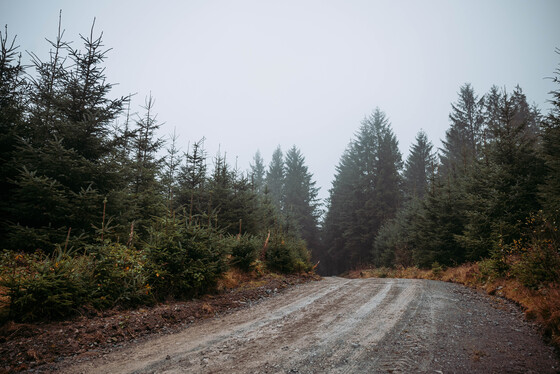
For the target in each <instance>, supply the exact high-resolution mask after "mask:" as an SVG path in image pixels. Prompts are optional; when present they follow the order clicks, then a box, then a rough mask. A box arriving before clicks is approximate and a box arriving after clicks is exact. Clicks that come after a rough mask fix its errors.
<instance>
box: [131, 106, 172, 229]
mask: <svg viewBox="0 0 560 374" xmlns="http://www.w3.org/2000/svg"><path fill="white" fill-rule="evenodd" d="M154 105H155V100H154V98H153V97H152V96H151V95H150V96H148V97H146V99H145V103H144V106H142V109H143V110H144V114H142V115H141V116H140V115H139V116H138V118H137V120H136V121H135V126H136V127H135V129H134V130H133V134H134V137H133V139H132V145H131V150H132V157H133V159H132V160H131V164H130V169H131V177H132V179H131V181H130V193H131V195H130V198H131V201H130V206H129V208H128V214H129V219H130V220H133V221H135V222H136V224H135V227H136V228H137V229H138V231H139V232H140V234H141V235H142V234H146V233H147V231H146V230H147V228H148V226H149V222H150V220H151V219H152V217H156V216H159V215H160V214H161V213H162V212H163V208H164V204H163V203H164V202H163V192H164V191H163V187H162V185H161V183H160V181H161V167H162V165H163V158H162V157H161V156H160V155H159V152H160V150H161V148H162V147H163V145H164V141H163V139H161V138H158V137H157V131H158V130H159V128H160V127H161V123H159V121H158V119H157V115H156V114H155V113H154Z"/></svg>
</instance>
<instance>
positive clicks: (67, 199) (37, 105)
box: [8, 23, 128, 251]
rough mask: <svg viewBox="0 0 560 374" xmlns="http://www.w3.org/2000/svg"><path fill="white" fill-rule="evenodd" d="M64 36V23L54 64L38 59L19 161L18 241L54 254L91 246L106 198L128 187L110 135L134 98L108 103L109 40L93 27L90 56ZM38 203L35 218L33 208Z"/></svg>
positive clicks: (86, 41)
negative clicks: (105, 44) (86, 242)
mask: <svg viewBox="0 0 560 374" xmlns="http://www.w3.org/2000/svg"><path fill="white" fill-rule="evenodd" d="M63 34H64V33H63V32H62V31H61V26H60V23H59V30H58V34H57V37H56V39H55V41H54V42H50V41H49V43H50V45H51V48H52V49H51V52H50V54H49V59H48V60H47V61H46V62H43V61H42V60H41V59H40V58H39V57H38V56H37V55H35V54H31V56H32V63H33V66H34V68H35V71H36V76H32V77H31V78H30V84H29V91H27V94H26V103H27V105H26V113H25V121H24V122H23V123H22V126H21V132H20V134H21V135H20V139H21V143H20V145H19V147H18V148H17V152H16V153H17V154H14V168H16V169H17V170H18V171H19V172H18V175H16V176H15V178H14V179H13V181H14V183H13V185H14V186H15V187H14V189H13V193H12V194H11V196H12V198H13V200H12V202H10V210H11V217H12V220H11V221H12V222H11V229H10V231H11V232H12V233H17V232H19V233H20V234H14V235H13V236H12V238H17V237H19V238H22V237H25V236H26V235H27V236H28V237H30V238H33V237H41V238H43V239H41V240H42V241H41V243H40V245H37V244H36V243H33V241H28V242H27V243H26V244H25V245H24V247H21V248H29V249H31V248H33V249H35V248H37V246H39V247H41V248H43V249H44V250H46V251H50V250H52V249H53V248H54V246H55V245H56V244H58V243H61V242H63V241H64V240H65V237H67V236H68V239H69V241H70V245H72V241H73V240H80V239H79V238H86V237H87V236H88V235H89V237H90V238H91V237H92V234H94V230H92V225H94V224H98V223H101V220H102V218H101V217H102V214H103V213H102V212H103V204H104V203H103V200H104V198H105V197H106V196H107V194H108V193H109V192H110V191H112V190H113V189H114V188H116V186H118V185H119V183H120V180H119V178H118V177H117V173H116V172H117V168H115V167H114V164H113V163H112V161H113V158H112V155H113V154H114V151H115V145H114V143H113V142H112V139H111V133H110V129H111V126H112V123H113V121H115V120H116V118H117V117H118V116H119V115H120V114H121V111H122V108H123V105H124V104H125V103H126V101H127V100H128V98H126V97H125V98H119V99H110V98H109V97H108V96H109V94H110V91H111V88H112V85H111V84H108V83H106V80H105V76H104V68H103V67H102V64H103V62H104V60H105V57H106V56H105V54H106V52H104V51H102V50H101V49H100V48H101V47H102V42H101V36H100V37H99V38H97V39H94V38H93V27H92V31H91V34H90V37H89V38H82V41H83V51H80V50H73V49H71V48H70V47H69V44H68V43H66V42H65V41H64V40H63ZM68 61H70V62H71V63H72V64H71V65H69V63H68ZM39 197H41V198H40V200H38V198H39ZM30 202H35V206H36V208H35V211H30V210H28V209H26V208H25V206H27V205H29V203H30ZM53 206H56V207H57V208H56V209H50V207H53ZM70 232H71V236H70V235H69V233H70ZM12 244H13V245H16V246H21V245H22V244H21V243H15V242H13V243H12ZM12 244H8V246H11V245H12Z"/></svg>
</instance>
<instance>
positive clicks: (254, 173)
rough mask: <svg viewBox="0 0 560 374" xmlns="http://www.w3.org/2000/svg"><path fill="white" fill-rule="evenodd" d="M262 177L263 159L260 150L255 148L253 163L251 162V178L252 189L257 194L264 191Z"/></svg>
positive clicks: (263, 172)
mask: <svg viewBox="0 0 560 374" xmlns="http://www.w3.org/2000/svg"><path fill="white" fill-rule="evenodd" d="M264 179H265V170H264V160H263V158H262V156H261V152H260V151H259V150H257V152H256V153H255V155H254V156H253V163H252V164H251V180H252V183H253V189H254V190H255V192H256V193H258V194H262V193H263V191H264V182H265V181H264Z"/></svg>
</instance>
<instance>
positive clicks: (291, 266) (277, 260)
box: [265, 234, 311, 273]
mask: <svg viewBox="0 0 560 374" xmlns="http://www.w3.org/2000/svg"><path fill="white" fill-rule="evenodd" d="M265 260H266V267H267V268H268V269H269V270H272V271H278V272H280V273H294V272H299V273H301V272H306V271H309V270H311V263H310V254H309V251H308V250H307V248H306V246H305V241H303V240H301V239H294V238H284V236H283V235H282V234H276V235H274V236H272V237H271V239H270V241H269V243H268V248H267V250H266V259H265Z"/></svg>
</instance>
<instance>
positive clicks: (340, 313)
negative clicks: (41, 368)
mask: <svg viewBox="0 0 560 374" xmlns="http://www.w3.org/2000/svg"><path fill="white" fill-rule="evenodd" d="M559 368H560V363H559V362H558V358H557V356H556V355H555V353H554V352H553V350H552V349H551V348H550V347H547V346H546V345H545V344H544V343H543V342H542V341H541V338H540V336H539V335H538V334H537V333H536V331H535V330H534V328H533V327H532V326H531V325H529V324H528V323H526V322H524V320H523V315H522V313H521V312H520V311H519V309H518V308H516V307H515V306H513V305H511V304H510V303H508V302H505V301H503V300H501V299H495V298H490V297H488V296H486V295H483V294H481V293H478V292H476V291H473V290H470V289H467V288H465V287H462V286H459V285H454V284H450V283H443V282H435V281H426V280H404V279H373V278H371V279H352V280H350V279H343V278H336V277H333V278H325V279H324V280H322V281H320V282H311V283H307V284H304V285H300V286H297V287H295V288H293V289H291V290H289V291H287V292H284V293H282V294H280V295H278V296H275V297H272V298H270V299H267V300H265V301H263V302H261V303H259V304H257V305H254V306H251V307H248V308H246V309H242V310H239V311H237V312H235V313H232V314H229V315H225V316H221V317H216V318H212V319H208V320H205V321H202V322H200V323H197V324H194V325H193V326H191V327H189V328H187V329H185V330H183V331H182V332H179V333H176V334H173V335H167V336H162V337H156V338H153V339H149V340H145V341H142V342H138V343H133V344H130V345H128V346H127V347H126V348H123V349H122V350H120V351H115V352H111V353H109V354H106V355H104V356H103V357H101V358H96V359H94V360H89V361H83V362H75V363H74V365H73V366H67V367H66V368H64V370H63V371H64V372H67V373H191V372H192V373H228V374H233V373H423V372H425V373H557V372H559V370H560V369H559Z"/></svg>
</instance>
